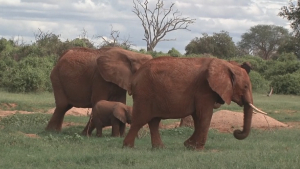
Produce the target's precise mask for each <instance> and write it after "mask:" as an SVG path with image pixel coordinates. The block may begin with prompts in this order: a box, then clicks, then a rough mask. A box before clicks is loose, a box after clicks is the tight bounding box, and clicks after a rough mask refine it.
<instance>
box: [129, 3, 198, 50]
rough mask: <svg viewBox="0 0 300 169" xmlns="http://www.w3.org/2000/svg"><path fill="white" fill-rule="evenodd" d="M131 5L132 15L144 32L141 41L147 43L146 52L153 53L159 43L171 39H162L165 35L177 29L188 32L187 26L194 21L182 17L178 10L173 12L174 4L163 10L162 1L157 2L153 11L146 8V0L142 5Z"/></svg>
mask: <svg viewBox="0 0 300 169" xmlns="http://www.w3.org/2000/svg"><path fill="white" fill-rule="evenodd" d="M133 4H134V6H133V13H135V14H136V15H137V16H138V17H139V19H140V20H141V22H142V26H143V28H144V31H145V33H144V39H143V40H144V41H146V42H147V51H153V49H154V48H155V46H156V45H157V44H158V42H160V41H170V40H171V39H163V38H164V37H165V36H166V34H167V33H169V32H171V31H174V30H178V29H185V30H189V29H188V26H189V25H190V24H192V23H194V21H195V19H190V18H189V17H182V14H181V13H180V12H179V11H178V10H173V7H174V5H175V3H172V4H171V6H170V7H169V8H164V3H163V1H162V0H158V1H157V3H156V5H155V8H154V9H153V10H150V9H149V8H148V0H145V2H144V3H142V2H141V1H140V0H133ZM170 15H171V16H170ZM169 16H170V17H169Z"/></svg>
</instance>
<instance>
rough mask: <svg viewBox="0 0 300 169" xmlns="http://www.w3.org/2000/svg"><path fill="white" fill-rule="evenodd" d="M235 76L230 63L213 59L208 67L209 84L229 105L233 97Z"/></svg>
mask: <svg viewBox="0 0 300 169" xmlns="http://www.w3.org/2000/svg"><path fill="white" fill-rule="evenodd" d="M234 78H235V77H234V74H233V72H232V71H231V68H230V63H227V62H226V61H224V60H221V59H213V60H212V61H211V63H210V64H209V67H208V78H207V80H208V83H209V86H210V87H211V89H212V90H213V91H215V92H216V93H217V94H218V95H219V96H220V97H221V98H222V99H223V100H224V102H226V103H227V104H228V105H229V104H230V103H231V98H232V95H233V82H234Z"/></svg>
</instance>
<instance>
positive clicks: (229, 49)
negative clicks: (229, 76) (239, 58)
mask: <svg viewBox="0 0 300 169" xmlns="http://www.w3.org/2000/svg"><path fill="white" fill-rule="evenodd" d="M185 51H186V55H189V54H205V53H207V54H212V55H214V56H216V57H218V58H223V59H227V58H231V57H234V56H235V52H236V46H235V44H234V42H233V41H232V38H231V37H230V36H229V33H228V32H226V31H221V32H220V33H213V35H212V36H209V35H208V34H206V33H204V34H202V37H200V38H197V37H196V38H194V39H193V40H192V41H191V42H190V43H189V44H188V45H187V46H186V47H185Z"/></svg>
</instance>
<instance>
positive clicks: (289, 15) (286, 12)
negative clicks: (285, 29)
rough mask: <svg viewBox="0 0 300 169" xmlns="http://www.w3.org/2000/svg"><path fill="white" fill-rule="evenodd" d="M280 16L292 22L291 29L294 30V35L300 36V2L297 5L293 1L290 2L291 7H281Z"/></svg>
mask: <svg viewBox="0 0 300 169" xmlns="http://www.w3.org/2000/svg"><path fill="white" fill-rule="evenodd" d="M278 15H279V16H281V17H283V18H286V19H287V20H289V21H290V22H291V28H292V29H293V30H294V34H295V35H296V36H297V37H299V36H300V1H299V0H298V2H297V5H295V4H294V3H293V2H292V1H290V2H289V6H283V7H281V11H280V12H279V13H278Z"/></svg>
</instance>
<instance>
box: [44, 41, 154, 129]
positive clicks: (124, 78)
mask: <svg viewBox="0 0 300 169" xmlns="http://www.w3.org/2000/svg"><path fill="white" fill-rule="evenodd" d="M150 59H152V56H150V55H145V54H140V53H136V52H132V51H128V50H125V49H122V48H119V47H106V48H101V49H98V50H96V49H88V48H73V49H69V50H68V51H66V52H65V53H64V54H63V55H62V56H61V57H60V58H59V60H58V62H57V64H56V65H55V67H54V68H53V70H52V72H51V75H50V78H51V82H52V87H53V91H54V97H55V104H56V108H55V111H54V114H53V115H52V117H51V119H50V121H49V123H48V125H47V127H46V130H56V131H60V130H61V127H62V122H63V119H64V115H65V113H66V112H67V111H68V110H69V109H70V108H72V107H82V108H91V107H93V106H94V105H95V104H96V103H97V102H98V101H99V100H109V101H118V102H121V103H126V90H128V86H129V84H130V83H129V82H130V79H131V77H132V75H133V74H134V73H135V72H136V71H137V70H138V69H139V67H140V66H141V65H142V64H144V63H145V62H147V61H148V60H150Z"/></svg>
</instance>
